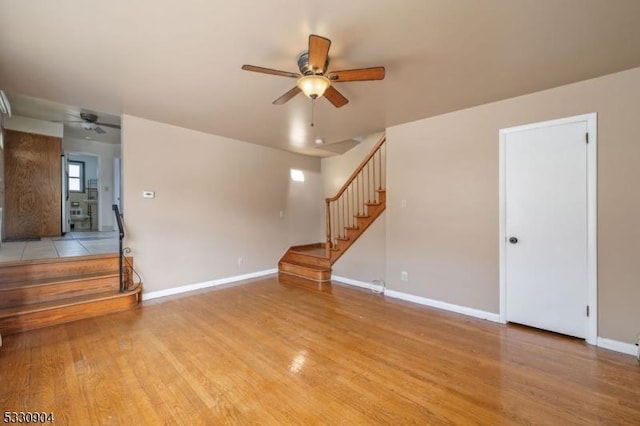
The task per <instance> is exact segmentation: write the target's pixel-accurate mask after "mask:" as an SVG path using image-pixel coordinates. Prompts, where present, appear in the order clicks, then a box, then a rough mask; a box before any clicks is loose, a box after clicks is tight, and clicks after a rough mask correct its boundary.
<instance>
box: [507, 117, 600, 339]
mask: <svg viewBox="0 0 640 426" xmlns="http://www.w3.org/2000/svg"><path fill="white" fill-rule="evenodd" d="M550 123H551V124H549V125H542V126H532V127H524V128H522V129H520V130H515V131H508V132H505V133H504V134H503V138H504V139H503V144H504V146H503V149H504V154H503V156H504V176H503V182H504V189H503V191H504V198H505V200H504V202H505V203H504V210H505V211H504V219H505V223H504V229H503V231H504V238H505V240H506V241H505V242H504V243H503V244H504V259H503V261H504V263H505V271H504V275H505V277H504V279H505V281H506V320H507V321H509V322H515V323H519V324H524V325H528V326H532V327H536V328H541V329H545V330H550V331H554V332H558V333H562V334H567V335H570V336H576V337H582V338H584V337H587V333H588V317H587V315H588V313H587V305H588V300H589V297H588V266H589V265H588V263H589V259H588V199H587V196H588V191H587V147H588V144H587V136H586V135H587V133H588V123H587V121H586V120H584V121H575V122H566V123H562V122H561V123H560V124H558V123H556V122H550Z"/></svg>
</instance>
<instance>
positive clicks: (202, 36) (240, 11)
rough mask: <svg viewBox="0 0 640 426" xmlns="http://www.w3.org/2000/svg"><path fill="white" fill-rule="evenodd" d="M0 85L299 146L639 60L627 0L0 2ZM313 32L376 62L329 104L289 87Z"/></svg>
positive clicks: (357, 61) (639, 14)
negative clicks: (379, 73)
mask: <svg viewBox="0 0 640 426" xmlns="http://www.w3.org/2000/svg"><path fill="white" fill-rule="evenodd" d="M0 11H1V12H0V88H2V89H4V90H5V91H7V92H9V93H11V94H21V95H26V96H30V97H36V98H42V99H47V100H50V101H54V102H57V103H61V104H65V105H74V106H76V107H74V108H75V109H76V111H79V108H80V107H82V108H83V109H85V108H86V109H88V110H92V111H98V112H100V113H99V115H100V116H101V118H102V114H110V115H113V116H116V118H117V116H119V115H121V114H131V115H135V116H139V117H143V118H148V119H152V120H157V121H161V122H166V123H170V124H174V125H178V126H183V127H187V128H191V129H196V130H201V131H203V132H207V133H212V134H217V135H222V136H227V137H231V138H235V139H240V140H244V141H249V142H253V143H259V144H263V145H269V146H274V147H278V148H281V149H286V150H290V151H293V152H300V153H305V154H310V155H327V154H328V153H327V152H324V151H319V150H317V148H316V144H315V142H314V141H315V139H316V138H322V139H323V140H324V141H325V142H326V143H333V142H340V141H345V140H349V139H352V138H358V137H359V136H362V135H367V134H370V133H373V132H376V131H380V130H383V129H384V128H386V127H389V126H392V125H396V124H400V123H404V122H408V121H412V120H416V119H419V118H424V117H429V116H433V115H437V114H441V113H444V112H448V111H452V110H457V109H462V108H466V107H470V106H474V105H478V104H483V103H487V102H491V101H495V100H499V99H504V98H509V97H513V96H517V95H521V94H525V93H531V92H535V91H539V90H542V89H546V88H551V87H555V86H559V85H563V84H567V83H570V82H575V81H579V80H584V79H588V78H592V77H596V76H600V75H604V74H609V73H612V72H616V71H621V70H624V69H629V68H635V67H638V66H640V42H639V40H640V25H638V18H640V1H638V0H615V1H602V0H482V1H479V0H455V1H452V0H396V1H391V0H340V1H338V0H323V1H308V0H268V1H255V0H235V1H226V2H223V1H210V0H209V1H207V0H183V1H179V2H177V1H166V0H160V1H159V0H154V1H151V0H137V1H129V0H109V1H104V0H102V1H89V2H88V1H86V0H82V1H81V0H57V1H50V0H30V1H15V0H0ZM310 33H314V34H318V35H322V36H324V37H328V38H330V39H331V40H332V42H333V44H332V45H331V50H330V57H331V64H330V67H329V68H330V70H338V69H350V68H363V67H370V66H378V65H382V66H385V67H386V70H387V77H386V79H385V80H383V81H373V82H352V83H341V84H339V85H336V87H337V88H338V90H340V91H341V92H342V93H343V94H344V95H345V96H346V97H347V98H348V99H349V100H350V102H349V104H347V105H346V106H345V107H343V108H340V109H336V108H334V107H333V106H332V105H331V104H330V103H329V102H327V101H326V100H325V99H320V100H319V101H317V102H316V108H315V127H313V128H312V127H310V126H309V122H310V105H311V101H310V100H309V99H307V98H305V97H304V96H303V95H298V96H297V97H296V98H294V99H293V100H291V101H290V102H289V103H287V104H285V105H282V106H275V105H272V104H271V102H272V101H273V100H274V99H276V98H278V97H279V96H280V95H282V94H283V93H284V92H286V91H287V90H289V89H290V88H291V87H293V85H294V84H295V80H294V79H290V78H284V77H277V76H271V75H262V74H257V73H252V72H247V71H242V70H241V69H240V67H241V66H242V65H243V64H251V65H258V66H262V67H268V68H276V69H281V70H285V71H293V72H297V67H296V63H295V59H296V56H297V55H298V54H299V53H300V52H301V51H304V50H306V48H307V38H308V35H309V34H310Z"/></svg>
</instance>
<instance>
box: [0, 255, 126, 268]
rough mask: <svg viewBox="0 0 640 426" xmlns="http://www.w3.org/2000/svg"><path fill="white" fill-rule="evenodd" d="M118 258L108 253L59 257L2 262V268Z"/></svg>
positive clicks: (0, 265)
mask: <svg viewBox="0 0 640 426" xmlns="http://www.w3.org/2000/svg"><path fill="white" fill-rule="evenodd" d="M111 258H116V259H117V258H118V253H106V254H91V255H86V256H70V257H59V258H48V259H32V260H13V261H9V262H2V264H0V267H2V268H7V267H12V266H26V265H39V264H46V263H56V264H58V263H66V262H75V261H78V260H94V259H111Z"/></svg>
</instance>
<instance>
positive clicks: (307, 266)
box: [280, 260, 331, 272]
mask: <svg viewBox="0 0 640 426" xmlns="http://www.w3.org/2000/svg"><path fill="white" fill-rule="evenodd" d="M280 263H281V264H287V265H293V266H296V267H298V268H304V269H309V270H312V271H317V272H324V271H327V270H329V269H331V268H326V267H323V266H316V265H311V264H308V263H302V262H291V261H287V260H281V261H280Z"/></svg>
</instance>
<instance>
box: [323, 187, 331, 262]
mask: <svg viewBox="0 0 640 426" xmlns="http://www.w3.org/2000/svg"><path fill="white" fill-rule="evenodd" d="M325 202H326V203H327V214H326V216H327V242H326V243H325V246H324V251H325V256H326V257H331V207H330V205H331V201H329V199H328V198H327V199H325Z"/></svg>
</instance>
